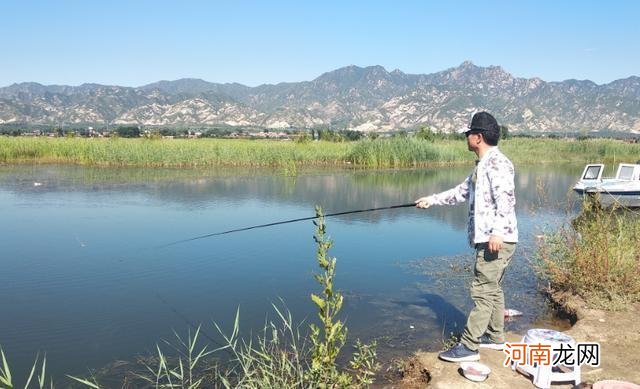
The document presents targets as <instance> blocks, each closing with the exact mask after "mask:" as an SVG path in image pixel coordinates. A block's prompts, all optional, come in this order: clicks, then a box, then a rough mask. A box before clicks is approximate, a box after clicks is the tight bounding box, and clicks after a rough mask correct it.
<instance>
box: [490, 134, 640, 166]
mask: <svg viewBox="0 0 640 389" xmlns="http://www.w3.org/2000/svg"><path fill="white" fill-rule="evenodd" d="M500 148H501V149H502V150H503V151H504V152H505V154H507V155H508V156H509V157H510V158H511V159H512V160H513V161H514V162H520V163H545V162H580V163H587V162H592V163H595V162H602V163H619V162H635V161H636V160H638V158H640V157H639V155H640V152H639V151H638V150H640V146H639V145H637V144H632V143H625V142H623V141H620V140H613V139H587V140H565V139H542V138H540V139H531V138H512V139H508V140H506V141H503V142H502V143H500Z"/></svg>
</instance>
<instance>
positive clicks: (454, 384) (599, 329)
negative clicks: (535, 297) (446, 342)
mask: <svg viewBox="0 0 640 389" xmlns="http://www.w3.org/2000/svg"><path fill="white" fill-rule="evenodd" d="M556 298H557V300H558V301H559V302H560V303H561V304H562V305H563V306H564V307H565V308H566V309H567V310H568V311H570V312H572V313H574V314H575V315H576V317H577V322H576V324H575V325H574V326H573V327H572V328H571V329H569V330H567V331H565V333H567V334H568V335H570V336H571V337H573V338H574V339H575V340H576V341H577V342H598V343H600V347H601V349H600V367H598V368H592V367H590V366H583V371H582V382H583V383H584V384H583V386H582V387H590V385H585V384H592V383H594V382H596V381H599V380H604V379H616V380H623V381H629V382H634V383H640V347H639V346H640V304H635V305H632V306H629V307H628V310H627V311H625V312H607V311H601V310H595V309H588V308H586V307H585V305H584V303H583V302H581V301H580V300H579V299H577V298H574V297H571V298H566V296H556ZM522 336H523V334H515V333H509V334H508V335H507V341H509V342H520V340H521V339H522ZM480 358H481V362H482V363H484V364H486V365H488V366H489V367H490V368H491V370H492V373H491V375H490V376H489V378H488V379H487V380H486V381H484V382H482V383H476V382H472V381H469V380H467V379H466V378H464V377H463V376H462V375H461V374H460V373H459V372H458V364H456V363H450V362H444V361H441V360H439V359H438V353H436V352H420V353H417V354H416V358H415V359H414V360H413V363H414V364H417V365H418V366H416V367H415V368H414V369H413V372H414V374H407V376H405V377H404V379H403V380H402V382H400V383H399V384H397V385H389V386H386V387H387V388H392V387H396V388H419V387H425V384H426V382H425V381H426V379H425V377H426V376H427V374H426V373H425V370H424V369H426V371H428V372H429V374H428V376H429V378H430V381H429V383H428V386H429V387H433V388H460V389H465V388H508V389H518V388H533V387H534V385H533V384H532V382H531V379H530V378H528V377H526V376H524V375H522V374H520V373H516V372H514V371H512V370H511V369H510V368H508V367H505V366H504V365H503V363H504V360H505V354H504V353H503V352H501V351H494V350H485V349H483V350H481V351H480ZM571 387H573V385H571V384H553V385H552V388H571Z"/></svg>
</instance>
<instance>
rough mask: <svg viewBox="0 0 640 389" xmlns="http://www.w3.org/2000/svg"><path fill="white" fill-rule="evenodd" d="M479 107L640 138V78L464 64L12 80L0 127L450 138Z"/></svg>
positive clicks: (516, 124)
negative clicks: (421, 69) (426, 70)
mask: <svg viewBox="0 0 640 389" xmlns="http://www.w3.org/2000/svg"><path fill="white" fill-rule="evenodd" d="M478 110H487V111H489V112H492V113H494V114H495V116H496V117H497V119H498V121H499V122H500V123H501V124H504V125H506V126H508V127H509V129H510V130H511V131H516V132H523V133H527V132H532V133H539V132H556V133H557V132H585V131H614V132H624V133H640V77H637V76H631V77H629V78H625V79H620V80H616V81H613V82H610V83H608V84H603V85H598V84H596V83H594V82H592V81H588V80H584V81H581V80H566V81H561V82H545V81H543V80H541V79H539V78H517V77H513V76H512V75H511V74H509V73H508V72H506V71H505V70H504V69H502V68H501V67H499V66H489V67H481V66H476V65H474V64H473V63H471V62H469V61H466V62H464V63H462V64H461V65H460V66H457V67H453V68H450V69H446V70H443V71H441V72H437V73H432V74H406V73H403V72H402V71H400V70H394V71H391V72H388V71H387V70H385V69H384V68H383V67H382V66H369V67H358V66H347V67H343V68H340V69H337V70H334V71H330V72H327V73H324V74H322V75H320V76H319V77H317V78H316V79H314V80H312V81H303V82H291V83H279V84H276V85H271V84H265V85H260V86H256V87H248V86H245V85H242V84H238V83H226V84H219V83H211V82H207V81H204V80H200V79H180V80H176V81H159V82H155V83H152V84H148V85H144V86H141V87H136V88H134V87H122V86H109V85H100V84H82V85H80V86H66V85H41V84H38V83H19V84H13V85H10V86H7V87H3V88H0V124H10V123H14V124H22V123H24V124H43V125H59V124H64V125H75V126H77V125H84V124H86V125H105V124H106V125H112V126H115V125H129V124H134V125H143V126H164V127H170V126H232V127H235V126H238V127H256V128H269V129H288V128H327V127H328V128H335V129H352V130H359V131H392V130H400V129H413V128H417V127H419V126H423V125H428V126H430V127H431V128H432V129H434V130H435V131H443V132H450V131H453V130H455V129H458V128H461V127H463V126H465V125H466V124H467V123H468V121H469V118H470V116H471V114H472V113H473V112H476V111H478Z"/></svg>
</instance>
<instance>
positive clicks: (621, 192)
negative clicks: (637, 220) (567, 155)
mask: <svg viewBox="0 0 640 389" xmlns="http://www.w3.org/2000/svg"><path fill="white" fill-rule="evenodd" d="M603 171H604V165H603V164H589V165H587V166H585V168H584V171H583V172H582V176H580V180H579V181H578V182H577V183H576V184H575V186H574V187H573V190H574V191H576V192H577V193H579V194H581V195H590V196H597V197H598V198H599V201H600V203H601V204H602V205H604V206H612V205H617V206H621V207H640V163H638V164H632V163H621V164H620V165H618V170H617V172H616V176H615V177H612V178H607V177H602V173H603Z"/></svg>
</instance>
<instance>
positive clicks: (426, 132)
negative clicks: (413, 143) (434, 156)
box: [416, 126, 437, 142]
mask: <svg viewBox="0 0 640 389" xmlns="http://www.w3.org/2000/svg"><path fill="white" fill-rule="evenodd" d="M436 137H437V135H436V133H435V132H433V130H432V129H431V127H429V126H422V127H420V129H419V130H418V132H417V133H416V138H418V139H421V140H426V141H428V142H434V141H435V140H436Z"/></svg>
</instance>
